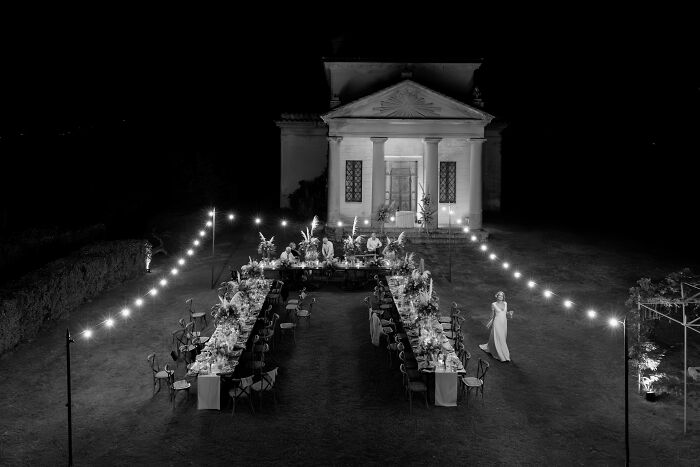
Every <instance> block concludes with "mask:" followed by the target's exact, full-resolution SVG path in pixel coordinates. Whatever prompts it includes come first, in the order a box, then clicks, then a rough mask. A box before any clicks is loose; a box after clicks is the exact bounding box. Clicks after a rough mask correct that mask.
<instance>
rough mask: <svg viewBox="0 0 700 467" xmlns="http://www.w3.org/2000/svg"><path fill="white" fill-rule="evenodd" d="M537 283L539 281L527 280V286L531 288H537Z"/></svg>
mask: <svg viewBox="0 0 700 467" xmlns="http://www.w3.org/2000/svg"><path fill="white" fill-rule="evenodd" d="M536 285H537V283H536V282H535V281H527V286H528V287H530V288H531V289H533V288H535V286H536Z"/></svg>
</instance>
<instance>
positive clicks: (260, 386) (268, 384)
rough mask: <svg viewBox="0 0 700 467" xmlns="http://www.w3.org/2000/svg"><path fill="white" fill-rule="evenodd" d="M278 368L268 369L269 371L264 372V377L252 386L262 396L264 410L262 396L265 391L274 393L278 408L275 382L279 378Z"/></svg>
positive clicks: (273, 397)
mask: <svg viewBox="0 0 700 467" xmlns="http://www.w3.org/2000/svg"><path fill="white" fill-rule="evenodd" d="M277 370H278V369H277V368H273V369H272V370H270V371H268V372H267V373H263V375H262V378H260V381H258V382H256V383H253V384H252V385H251V386H250V388H251V389H252V390H253V391H254V392H257V393H258V397H259V398H260V410H262V398H263V394H264V393H265V392H269V393H271V394H272V400H273V401H274V403H275V408H277V395H276V393H275V392H276V391H275V383H276V380H277Z"/></svg>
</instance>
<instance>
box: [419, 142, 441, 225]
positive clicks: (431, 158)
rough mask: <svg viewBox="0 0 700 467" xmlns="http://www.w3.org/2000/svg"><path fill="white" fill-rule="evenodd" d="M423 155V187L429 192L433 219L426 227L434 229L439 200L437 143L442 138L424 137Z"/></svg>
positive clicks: (436, 223) (436, 221)
mask: <svg viewBox="0 0 700 467" xmlns="http://www.w3.org/2000/svg"><path fill="white" fill-rule="evenodd" d="M423 141H425V157H424V158H423V170H424V174H425V177H424V179H423V188H424V189H425V192H426V193H429V194H430V205H431V206H432V210H433V221H432V223H431V224H430V225H428V227H429V228H430V229H434V228H435V227H437V225H438V202H439V200H440V180H439V177H440V171H439V169H440V164H439V163H438V144H439V143H440V141H442V138H424V139H423Z"/></svg>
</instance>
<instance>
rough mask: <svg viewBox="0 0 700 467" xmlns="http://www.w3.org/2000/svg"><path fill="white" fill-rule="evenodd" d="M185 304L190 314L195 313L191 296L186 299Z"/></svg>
mask: <svg viewBox="0 0 700 467" xmlns="http://www.w3.org/2000/svg"><path fill="white" fill-rule="evenodd" d="M185 305H187V311H189V312H190V314H192V313H194V302H193V301H192V299H191V298H188V299H187V300H185Z"/></svg>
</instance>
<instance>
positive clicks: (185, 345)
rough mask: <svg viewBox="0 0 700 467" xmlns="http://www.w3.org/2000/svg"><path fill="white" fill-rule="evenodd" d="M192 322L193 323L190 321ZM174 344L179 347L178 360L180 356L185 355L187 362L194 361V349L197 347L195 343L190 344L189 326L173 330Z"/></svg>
mask: <svg viewBox="0 0 700 467" xmlns="http://www.w3.org/2000/svg"><path fill="white" fill-rule="evenodd" d="M188 324H192V323H188ZM172 334H173V346H174V347H175V348H176V349H177V357H178V360H179V359H180V356H183V355H184V360H185V363H191V362H192V351H194V350H195V349H196V348H197V347H196V346H195V345H194V344H190V339H189V334H188V333H187V328H182V329H178V330H176V331H173V333H172Z"/></svg>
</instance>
